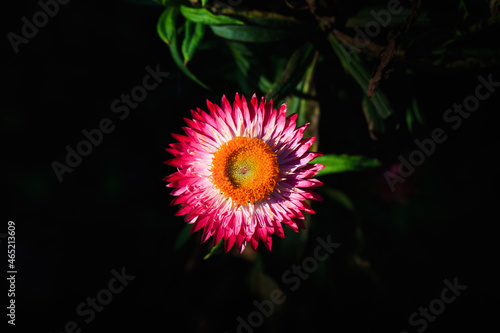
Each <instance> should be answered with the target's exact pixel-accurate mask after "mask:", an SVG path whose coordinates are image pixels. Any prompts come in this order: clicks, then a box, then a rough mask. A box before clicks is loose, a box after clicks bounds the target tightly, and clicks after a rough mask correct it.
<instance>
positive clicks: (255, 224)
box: [164, 94, 324, 252]
mask: <svg viewBox="0 0 500 333" xmlns="http://www.w3.org/2000/svg"><path fill="white" fill-rule="evenodd" d="M207 107H208V111H209V112H208V113H207V112H205V111H203V110H201V109H197V111H193V110H191V113H192V117H193V119H185V120H186V123H187V125H188V126H187V127H183V130H184V132H185V133H186V135H178V134H172V136H173V137H174V138H175V139H176V140H177V141H178V142H176V143H173V144H170V148H167V151H168V152H169V153H171V154H172V155H174V156H175V158H173V159H170V160H168V161H165V163H166V164H168V165H171V166H173V167H176V168H177V171H176V172H174V173H173V174H171V175H169V176H167V177H166V178H165V179H164V180H165V181H167V182H169V184H168V185H167V186H168V187H172V188H175V189H174V190H173V191H172V193H171V194H172V195H173V196H176V198H175V199H174V200H173V201H172V204H180V205H181V208H180V209H179V211H178V212H177V213H176V215H186V216H185V220H186V221H187V222H188V223H190V224H193V227H192V228H191V232H196V231H198V230H200V229H202V228H203V235H202V242H205V241H207V240H208V239H209V238H210V237H211V236H214V238H213V239H214V244H217V243H218V242H219V241H220V240H221V239H224V247H225V251H226V252H227V251H229V249H231V248H232V246H233V245H234V244H235V243H236V246H237V247H238V249H239V251H240V252H242V251H243V250H244V249H245V246H246V245H247V243H248V242H250V245H251V246H252V248H253V249H254V250H255V249H257V246H258V243H259V239H260V240H262V241H263V242H264V244H265V246H266V247H267V249H268V250H271V245H272V235H273V234H277V235H278V236H279V237H281V238H283V237H285V234H284V233H283V225H286V226H288V227H290V228H291V229H292V230H294V231H296V232H297V231H298V228H299V227H301V228H304V227H305V226H304V222H303V220H304V215H303V214H302V211H304V212H307V213H314V211H313V210H312V209H311V207H310V206H309V205H308V204H307V203H306V202H305V200H307V199H315V200H321V197H320V196H318V195H317V194H316V193H315V192H314V191H312V189H311V188H312V187H317V186H321V185H322V183H321V182H320V181H318V180H317V179H315V178H311V177H313V176H314V175H316V174H317V172H318V170H321V169H322V168H323V167H324V166H323V165H321V164H311V163H309V162H311V161H312V160H313V159H314V158H315V157H317V156H320V155H321V154H319V153H312V152H308V149H309V148H310V147H311V145H312V144H313V142H314V140H315V139H316V138H314V137H313V138H309V139H304V138H303V133H304V131H305V129H306V128H307V126H308V125H309V124H305V125H304V126H302V127H299V128H296V123H295V120H296V119H297V115H296V114H294V115H291V116H288V117H287V116H286V104H283V105H282V106H281V107H280V108H279V110H276V109H274V110H273V104H272V100H271V101H270V102H269V103H266V99H265V97H262V99H261V102H260V104H259V102H258V100H257V97H256V96H255V95H253V96H252V99H251V100H250V104H247V101H246V100H245V97H241V98H240V96H239V95H238V94H236V96H235V99H234V103H233V106H232V107H231V104H230V103H229V101H228V100H227V98H226V96H223V97H222V103H221V107H219V106H218V105H216V104H213V103H211V102H210V101H208V100H207Z"/></svg>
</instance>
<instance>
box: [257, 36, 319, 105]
mask: <svg viewBox="0 0 500 333" xmlns="http://www.w3.org/2000/svg"><path fill="white" fill-rule="evenodd" d="M313 49H314V45H313V44H312V43H309V42H307V43H305V44H304V45H302V46H301V47H300V48H298V49H297V50H296V51H295V52H294V53H293V54H292V56H291V57H290V59H289V60H288V63H287V64H286V67H285V70H284V71H283V74H282V75H281V77H280V78H279V79H278V81H276V82H275V83H274V84H273V85H272V86H271V89H269V91H268V93H267V94H266V98H267V99H268V100H269V99H271V98H272V99H273V100H274V101H275V102H279V101H280V100H282V99H283V98H285V96H286V95H287V94H288V93H289V92H290V90H291V89H293V88H295V86H296V85H297V84H298V83H299V81H300V79H301V78H302V77H303V76H304V73H305V71H306V70H307V68H308V66H309V65H310V64H311V59H312V57H313V55H314V53H313Z"/></svg>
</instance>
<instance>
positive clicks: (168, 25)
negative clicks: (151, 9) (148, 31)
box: [157, 7, 210, 89]
mask: <svg viewBox="0 0 500 333" xmlns="http://www.w3.org/2000/svg"><path fill="white" fill-rule="evenodd" d="M178 14H179V10H178V8H177V7H168V8H167V9H165V11H164V12H163V14H162V15H161V17H160V19H159V20H158V25H157V29H158V34H159V35H160V37H161V39H162V40H163V41H164V42H166V43H167V44H169V47H170V54H171V55H172V59H173V60H174V62H175V64H176V65H177V67H179V69H180V70H181V71H182V72H183V73H184V74H186V75H187V77H189V78H190V79H191V80H193V81H194V82H196V83H198V84H199V85H200V86H202V87H203V88H205V89H210V88H208V86H207V85H206V84H204V83H203V82H201V81H200V80H199V79H198V78H197V77H196V76H194V74H193V73H191V71H190V70H189V69H188V68H187V67H186V66H185V65H184V62H183V61H182V58H181V55H180V53H179V48H178V46H177V32H176V30H175V27H176V19H177V16H178Z"/></svg>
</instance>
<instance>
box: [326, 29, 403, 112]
mask: <svg viewBox="0 0 500 333" xmlns="http://www.w3.org/2000/svg"><path fill="white" fill-rule="evenodd" d="M328 41H329V42H330V45H331V46H332V48H333V51H334V52H335V53H336V54H337V57H338V58H339V60H340V63H341V64H342V67H344V69H345V70H347V71H348V72H349V73H350V74H351V75H352V77H353V78H354V80H355V81H356V82H357V83H358V85H359V86H360V87H361V89H362V90H363V93H364V94H365V95H366V92H367V91H368V82H369V81H370V77H371V76H370V72H369V71H368V70H367V69H366V68H365V65H364V63H363V61H362V60H361V57H360V56H359V54H358V53H356V52H351V53H348V51H347V50H346V49H344V47H343V46H342V45H341V44H340V42H339V41H338V40H337V38H336V37H335V36H334V35H333V34H332V33H329V34H328ZM370 101H371V102H372V103H373V106H374V107H375V109H376V110H377V112H378V114H379V115H380V116H381V117H382V118H384V119H385V118H387V117H388V116H389V115H391V114H392V113H393V112H394V111H393V110H392V108H391V106H390V104H389V100H388V99H387V97H386V96H385V95H384V93H383V92H382V90H381V89H378V91H377V93H376V94H375V96H373V97H371V98H370Z"/></svg>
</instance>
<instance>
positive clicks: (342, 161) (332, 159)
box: [311, 154, 380, 176]
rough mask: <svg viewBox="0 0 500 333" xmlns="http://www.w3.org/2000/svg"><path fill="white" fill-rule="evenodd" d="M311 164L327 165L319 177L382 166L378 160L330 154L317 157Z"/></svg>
mask: <svg viewBox="0 0 500 333" xmlns="http://www.w3.org/2000/svg"><path fill="white" fill-rule="evenodd" d="M311 163H317V164H323V165H325V168H324V169H323V170H320V171H319V173H318V176H324V175H328V174H332V173H338V172H346V171H362V170H366V169H370V168H375V167H378V166H380V161H378V160H376V159H373V158H368V157H365V156H358V155H346V154H343V155H335V154H328V155H323V156H319V157H316V158H315V159H314V161H313V162H311Z"/></svg>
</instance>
